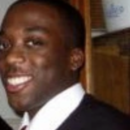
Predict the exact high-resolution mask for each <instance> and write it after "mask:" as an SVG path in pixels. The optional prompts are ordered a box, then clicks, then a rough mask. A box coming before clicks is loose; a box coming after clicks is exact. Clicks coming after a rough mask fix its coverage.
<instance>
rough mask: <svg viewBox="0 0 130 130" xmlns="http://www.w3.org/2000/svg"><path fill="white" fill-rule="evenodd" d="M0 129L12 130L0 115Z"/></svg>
mask: <svg viewBox="0 0 130 130" xmlns="http://www.w3.org/2000/svg"><path fill="white" fill-rule="evenodd" d="M0 129H1V130H12V128H11V127H10V126H9V125H8V124H7V123H6V122H5V121H4V120H3V119H2V118H1V117H0Z"/></svg>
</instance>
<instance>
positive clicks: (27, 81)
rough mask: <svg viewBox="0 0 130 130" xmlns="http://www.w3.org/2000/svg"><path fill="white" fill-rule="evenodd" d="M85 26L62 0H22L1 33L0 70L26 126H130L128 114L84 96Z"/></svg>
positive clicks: (33, 129) (125, 129) (94, 129)
mask: <svg viewBox="0 0 130 130" xmlns="http://www.w3.org/2000/svg"><path fill="white" fill-rule="evenodd" d="M84 44H85V25H84V21H83V19H82V17H81V16H80V14H79V12H78V11H77V10H76V9H74V8H73V7H71V6H70V5H68V4H67V3H65V2H63V1H60V0H21V1H17V2H16V3H14V4H13V5H12V6H11V7H10V8H9V9H8V11H7V13H6V15H5V18H4V20H3V23H2V27H1V33H0V73H1V77H2V82H3V85H4V87H5V89H6V92H7V96H8V101H9V104H10V105H11V106H12V107H13V108H14V110H15V111H18V112H25V114H24V118H23V123H22V125H21V127H20V128H22V127H23V126H24V125H27V126H28V127H27V128H28V130H130V120H129V117H127V116H126V115H124V114H123V113H121V112H119V111H117V110H116V109H114V108H112V107H110V106H108V105H106V104H104V103H101V102H99V101H97V100H95V99H94V98H93V97H92V96H90V95H87V94H85V91H84V89H83V87H82V85H81V84H80V83H79V73H80V69H81V68H82V66H83V64H84Z"/></svg>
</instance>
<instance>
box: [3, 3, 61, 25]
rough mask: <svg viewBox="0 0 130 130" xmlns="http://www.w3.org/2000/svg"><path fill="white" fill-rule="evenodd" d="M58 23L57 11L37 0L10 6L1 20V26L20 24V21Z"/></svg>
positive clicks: (27, 22) (26, 22) (24, 22)
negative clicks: (36, 0)
mask: <svg viewBox="0 0 130 130" xmlns="http://www.w3.org/2000/svg"><path fill="white" fill-rule="evenodd" d="M45 22H46V23H48V24H49V23H50V24H55V25H56V24H57V25H58V24H59V23H60V22H61V20H60V16H59V13H58V12H57V11H56V10H55V9H54V8H52V7H50V6H49V5H45V4H40V3H38V2H24V3H20V4H17V5H15V6H13V7H12V8H10V9H9V10H8V12H7V14H6V16H5V18H4V20H3V24H2V27H5V26H8V27H9V26H10V25H11V26H12V23H13V25H14V24H15V25H19V24H20V25H21V23H23V24H25V25H28V24H30V23H31V24H41V23H45Z"/></svg>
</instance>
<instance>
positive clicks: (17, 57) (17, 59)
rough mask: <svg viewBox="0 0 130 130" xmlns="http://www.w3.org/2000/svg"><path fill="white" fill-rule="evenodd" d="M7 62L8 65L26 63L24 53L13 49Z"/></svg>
mask: <svg viewBox="0 0 130 130" xmlns="http://www.w3.org/2000/svg"><path fill="white" fill-rule="evenodd" d="M6 60H7V63H8V64H22V63H23V62H24V61H25V54H24V51H22V50H21V49H18V48H15V49H12V50H11V51H10V52H9V54H8V55H7V58H6Z"/></svg>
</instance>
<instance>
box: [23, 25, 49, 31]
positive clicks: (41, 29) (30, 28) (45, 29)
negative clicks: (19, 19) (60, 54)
mask: <svg viewBox="0 0 130 130" xmlns="http://www.w3.org/2000/svg"><path fill="white" fill-rule="evenodd" d="M25 31H26V32H37V31H38V32H39V31H40V32H49V31H48V30H47V28H45V27H41V26H34V27H27V28H26V29H25Z"/></svg>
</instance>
